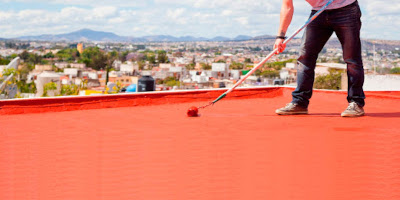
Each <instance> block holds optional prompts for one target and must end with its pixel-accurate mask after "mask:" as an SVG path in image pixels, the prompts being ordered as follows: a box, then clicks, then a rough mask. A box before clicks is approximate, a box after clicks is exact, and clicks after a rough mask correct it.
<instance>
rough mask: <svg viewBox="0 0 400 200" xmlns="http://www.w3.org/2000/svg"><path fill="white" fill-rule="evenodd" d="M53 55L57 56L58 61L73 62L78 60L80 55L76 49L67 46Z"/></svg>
mask: <svg viewBox="0 0 400 200" xmlns="http://www.w3.org/2000/svg"><path fill="white" fill-rule="evenodd" d="M55 57H57V58H58V60H59V61H66V62H74V61H76V60H78V59H79V58H80V57H81V55H80V53H79V51H78V50H77V49H75V48H68V49H63V50H61V51H59V52H57V53H56V55H55Z"/></svg>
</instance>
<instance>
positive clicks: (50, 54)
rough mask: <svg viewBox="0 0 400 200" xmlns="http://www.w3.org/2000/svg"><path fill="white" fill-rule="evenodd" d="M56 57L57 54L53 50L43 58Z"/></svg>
mask: <svg viewBox="0 0 400 200" xmlns="http://www.w3.org/2000/svg"><path fill="white" fill-rule="evenodd" d="M54 57H55V55H54V54H53V52H51V51H50V52H49V53H47V54H46V55H44V56H43V58H54Z"/></svg>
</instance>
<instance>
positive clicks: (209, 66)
mask: <svg viewBox="0 0 400 200" xmlns="http://www.w3.org/2000/svg"><path fill="white" fill-rule="evenodd" d="M200 65H201V68H202V69H203V70H210V69H212V66H211V65H210V64H208V63H201V64H200Z"/></svg>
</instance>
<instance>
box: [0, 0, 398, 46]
mask: <svg viewBox="0 0 400 200" xmlns="http://www.w3.org/2000/svg"><path fill="white" fill-rule="evenodd" d="M293 1H294V7H295V13H294V17H293V21H292V24H291V26H290V28H289V32H293V31H295V30H296V29H297V28H299V27H300V26H301V25H303V24H304V22H305V21H306V20H307V17H308V15H309V14H310V10H311V7H310V5H309V4H308V3H307V2H306V1H305V0H293ZM359 4H360V7H361V10H362V14H363V16H362V22H363V27H362V31H361V36H362V37H363V38H365V39H390V40H400V34H399V32H400V20H399V19H400V12H399V10H400V0H359ZM0 5H1V6H0V37H2V38H14V37H19V36H31V35H41V34H60V33H69V32H72V31H76V30H79V29H83V28H89V29H93V30H96V31H107V32H113V33H116V34H118V35H121V36H134V37H140V36H147V35H172V36H187V35H190V36H195V37H208V38H212V37H215V36H225V37H236V36H237V35H249V36H259V35H266V34H268V35H276V33H277V29H278V24H279V13H280V7H281V0H251V1H250V0H51V1H49V0H0Z"/></svg>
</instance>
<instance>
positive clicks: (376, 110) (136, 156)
mask: <svg viewBox="0 0 400 200" xmlns="http://www.w3.org/2000/svg"><path fill="white" fill-rule="evenodd" d="M292 90H293V88H286V87H270V88H264V87H261V88H250V89H240V90H237V91H234V92H233V93H232V94H230V95H228V96H227V97H226V98H225V99H223V100H221V101H219V102H218V103H217V104H215V105H214V106H211V107H208V108H206V109H204V110H200V114H201V116H200V117H197V118H189V117H187V116H186V111H187V109H188V108H189V107H191V106H202V105H205V104H206V103H207V102H209V101H212V100H214V99H215V98H216V97H218V96H219V95H220V94H222V93H223V90H202V91H189V92H162V93H146V94H133V95H132V94H128V95H108V96H93V97H77V98H75V97H73V98H49V99H33V100H17V101H16V100H13V101H0V113H1V115H0V127H1V129H0V163H2V164H1V165H0V199H85V200H87V199H146V200H147V199H178V200H179V199H185V200H187V199H202V200H203V199H204V200H206V199H207V200H209V199H240V200H241V199H243V200H249V199H252V200H253V199H278V200H280V199H282V200H283V199H296V200H303V199H304V200H306V199H307V200H314V199H315V200H317V199H318V200H321V199H324V200H326V199H328V200H329V199H332V200H333V199H335V200H337V199H342V200H343V199H391V198H393V197H395V196H400V191H399V190H397V189H395V188H396V185H399V184H400V176H399V170H398V169H399V167H400V162H399V155H400V106H399V102H400V92H398V91H397V92H396V91H394V92H367V100H366V107H365V111H366V116H365V117H361V118H341V117H340V113H341V112H342V111H343V110H344V109H345V108H346V107H347V102H346V92H344V91H322V90H316V91H315V93H314V96H313V98H312V103H311V105H310V108H309V112H310V114H309V115H303V116H277V115H275V113H274V111H275V109H277V108H279V107H282V106H284V105H285V104H286V103H288V102H290V100H291V91H292ZM4 163H6V164H4Z"/></svg>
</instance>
